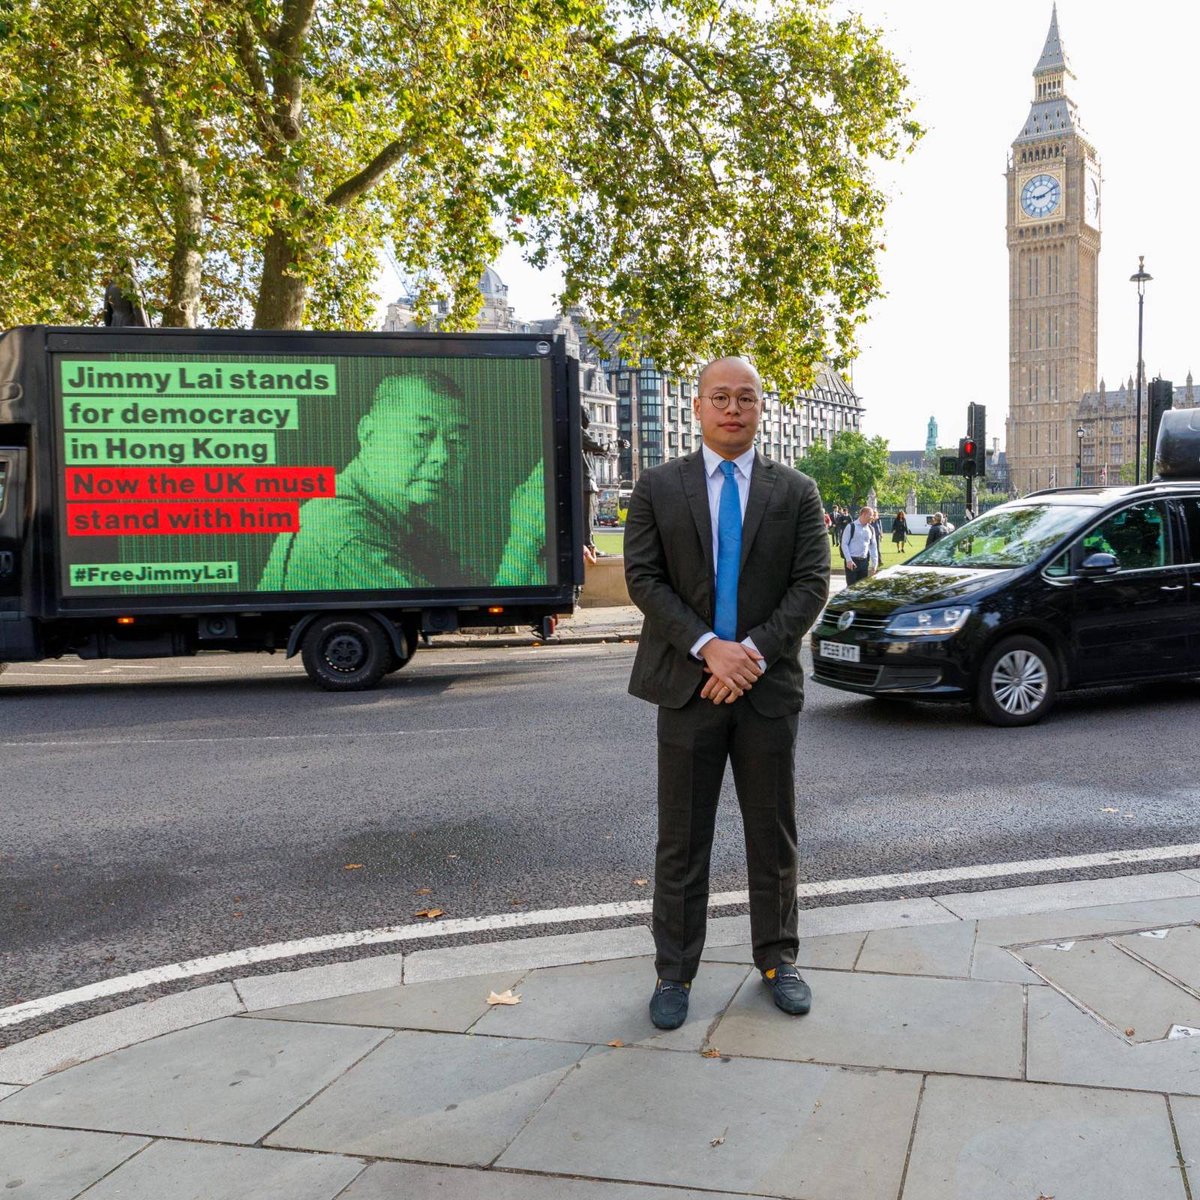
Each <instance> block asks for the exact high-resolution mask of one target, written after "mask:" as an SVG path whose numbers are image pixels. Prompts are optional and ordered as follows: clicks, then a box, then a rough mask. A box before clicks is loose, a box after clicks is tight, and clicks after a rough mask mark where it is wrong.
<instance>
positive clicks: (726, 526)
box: [713, 460, 742, 642]
mask: <svg viewBox="0 0 1200 1200" xmlns="http://www.w3.org/2000/svg"><path fill="white" fill-rule="evenodd" d="M721 474H722V475H724V476H725V482H724V483H723V484H722V485H721V503H720V507H719V508H718V509H717V606H716V619H715V620H714V621H713V632H714V633H715V634H716V635H717V637H719V638H723V639H724V640H725V641H727V642H732V641H736V640H737V597H738V572H739V571H740V570H741V563H742V501H741V498H740V497H739V496H738V485H737V480H736V479H734V477H733V463H731V462H729V461H728V460H727V461H725V462H723V463H722V464H721Z"/></svg>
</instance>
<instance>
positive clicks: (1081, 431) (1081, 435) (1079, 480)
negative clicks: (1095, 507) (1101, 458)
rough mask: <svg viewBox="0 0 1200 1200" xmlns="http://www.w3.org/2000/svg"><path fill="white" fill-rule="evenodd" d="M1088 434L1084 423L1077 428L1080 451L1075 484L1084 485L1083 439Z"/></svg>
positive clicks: (1077, 457) (1076, 459) (1076, 462)
mask: <svg viewBox="0 0 1200 1200" xmlns="http://www.w3.org/2000/svg"><path fill="white" fill-rule="evenodd" d="M1086 434H1087V430H1086V429H1084V427H1083V426H1082V425H1080V427H1079V428H1078V429H1077V430H1075V437H1076V438H1077V439H1078V443H1079V453H1078V454H1077V455H1076V457H1075V486H1076V487H1082V486H1083V439H1084V437H1085V435H1086Z"/></svg>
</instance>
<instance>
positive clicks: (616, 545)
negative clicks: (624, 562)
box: [592, 528, 625, 554]
mask: <svg viewBox="0 0 1200 1200" xmlns="http://www.w3.org/2000/svg"><path fill="white" fill-rule="evenodd" d="M592 536H593V537H595V539H596V549H597V550H603V551H604V553H605V554H620V553H621V551H622V550H623V549H624V548H625V530H624V529H611V528H609V529H605V530H604V531H603V532H601V531H600V530H598V529H597V530H596V531H595V533H594V534H593V535H592Z"/></svg>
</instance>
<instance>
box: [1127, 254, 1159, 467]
mask: <svg viewBox="0 0 1200 1200" xmlns="http://www.w3.org/2000/svg"><path fill="white" fill-rule="evenodd" d="M1153 278H1154V276H1153V275H1148V274H1147V273H1146V256H1145V255H1144V254H1139V255H1138V269H1137V274H1136V275H1130V277H1129V282H1130V283H1136V284H1137V293H1138V359H1137V422H1136V424H1135V425H1134V431H1133V438H1134V450H1133V464H1134V465H1133V482H1134V483H1141V482H1142V380H1143V378H1144V377H1145V368H1144V367H1143V365H1142V303H1143V301H1144V299H1145V295H1146V284H1147V283H1149V282H1150V280H1151V279H1153Z"/></svg>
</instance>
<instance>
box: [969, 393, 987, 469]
mask: <svg viewBox="0 0 1200 1200" xmlns="http://www.w3.org/2000/svg"><path fill="white" fill-rule="evenodd" d="M967 438H968V440H969V441H971V442H972V443H973V449H972V453H971V457H972V459H973V460H974V463H975V471H974V474H975V475H976V477H977V478H979V479H982V478H983V477H984V475H986V474H987V406H986V405H984V404H968V405H967Z"/></svg>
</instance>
